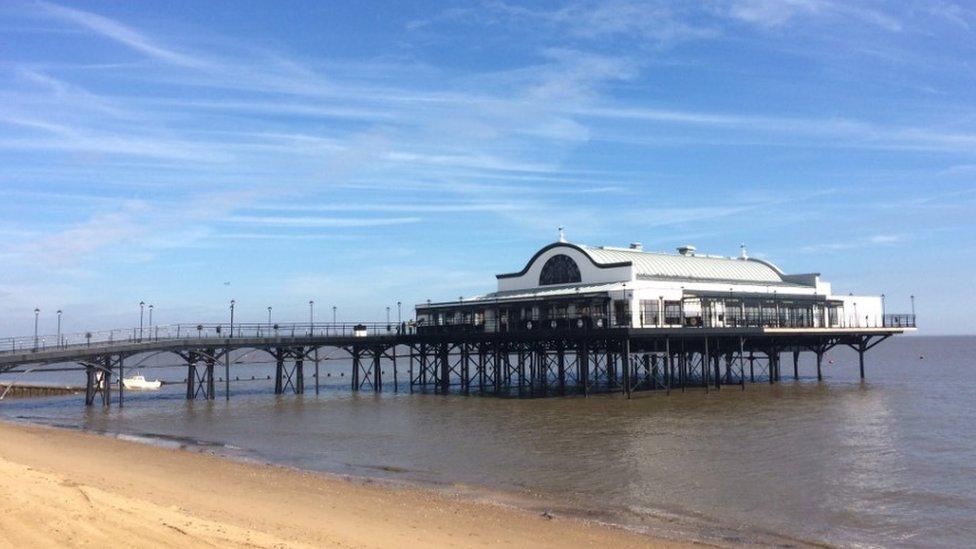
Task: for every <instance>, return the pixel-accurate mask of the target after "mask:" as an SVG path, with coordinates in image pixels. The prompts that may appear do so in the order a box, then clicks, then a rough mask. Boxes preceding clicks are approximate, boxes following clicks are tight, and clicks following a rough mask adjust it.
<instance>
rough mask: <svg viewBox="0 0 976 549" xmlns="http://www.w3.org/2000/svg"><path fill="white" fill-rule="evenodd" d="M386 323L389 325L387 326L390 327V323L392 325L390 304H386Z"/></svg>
mask: <svg viewBox="0 0 976 549" xmlns="http://www.w3.org/2000/svg"><path fill="white" fill-rule="evenodd" d="M386 325H387V327H389V325H390V306H389V305H387V306H386ZM387 329H389V328H387Z"/></svg>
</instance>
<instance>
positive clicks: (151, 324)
mask: <svg viewBox="0 0 976 549" xmlns="http://www.w3.org/2000/svg"><path fill="white" fill-rule="evenodd" d="M152 312H153V304H152V303H150V304H149V332H150V333H151V332H152V327H153V323H152Z"/></svg>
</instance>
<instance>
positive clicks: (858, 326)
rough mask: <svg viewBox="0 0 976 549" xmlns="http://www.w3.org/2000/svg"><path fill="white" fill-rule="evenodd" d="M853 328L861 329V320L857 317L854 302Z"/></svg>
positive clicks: (855, 303)
mask: <svg viewBox="0 0 976 549" xmlns="http://www.w3.org/2000/svg"><path fill="white" fill-rule="evenodd" d="M854 327H855V328H860V327H861V319H860V318H858V317H857V301H855V302H854Z"/></svg>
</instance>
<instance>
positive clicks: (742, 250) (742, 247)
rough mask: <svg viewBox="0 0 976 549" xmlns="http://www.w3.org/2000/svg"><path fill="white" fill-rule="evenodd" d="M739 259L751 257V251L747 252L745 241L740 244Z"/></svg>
mask: <svg viewBox="0 0 976 549" xmlns="http://www.w3.org/2000/svg"><path fill="white" fill-rule="evenodd" d="M739 259H749V253H748V252H746V244H745V242H743V243H742V244H739Z"/></svg>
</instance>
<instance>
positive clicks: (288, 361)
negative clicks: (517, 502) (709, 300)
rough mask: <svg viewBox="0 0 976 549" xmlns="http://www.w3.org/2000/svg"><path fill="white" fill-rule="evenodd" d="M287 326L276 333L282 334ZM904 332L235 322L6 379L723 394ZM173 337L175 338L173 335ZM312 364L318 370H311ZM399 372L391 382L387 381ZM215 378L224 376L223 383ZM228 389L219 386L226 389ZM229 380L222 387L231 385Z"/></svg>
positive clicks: (95, 388) (1, 360) (66, 354)
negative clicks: (458, 328) (145, 371)
mask: <svg viewBox="0 0 976 549" xmlns="http://www.w3.org/2000/svg"><path fill="white" fill-rule="evenodd" d="M274 328H277V329H274ZM903 331H905V328H900V327H890V328H889V327H882V328H857V329H854V328H843V329H790V328H766V327H755V328H700V327H684V328H603V329H601V328H592V327H586V328H581V329H550V330H546V329H537V330H532V331H520V332H503V333H497V332H494V333H491V332H457V333H416V331H415V330H413V329H411V328H410V327H409V326H408V325H406V324H401V325H393V326H390V325H387V324H346V325H328V324H325V325H320V326H309V325H287V327H283V326H277V327H275V326H271V327H269V326H264V325H262V326H260V327H256V326H246V325H245V326H235V327H234V328H233V331H231V330H230V329H228V330H227V331H226V332H223V331H217V330H213V329H210V330H209V331H207V332H204V330H202V329H201V330H197V331H196V332H197V333H194V331H191V332H190V334H191V335H190V336H189V337H187V336H186V335H185V333H184V331H183V330H180V336H179V337H177V336H169V337H164V336H160V335H159V332H157V331H155V330H154V333H153V337H151V338H142V339H140V338H138V337H129V338H119V337H112V338H111V339H107V338H103V339H101V340H98V341H94V342H92V341H90V340H91V338H86V339H87V341H86V342H85V344H81V345H78V344H62V345H57V346H53V347H52V346H44V347H38V348H36V349H35V348H30V349H16V348H15V349H14V350H8V351H3V352H0V373H16V374H18V375H20V376H21V377H27V375H29V374H30V373H31V372H33V371H38V370H40V369H43V367H44V366H46V365H59V366H60V367H61V368H60V369H65V367H64V366H63V365H65V364H68V365H73V366H69V367H68V368H69V369H70V368H71V367H73V368H76V369H77V370H78V371H79V372H81V373H82V374H83V377H84V380H85V387H86V391H85V404H86V405H93V404H95V403H96V401H98V402H101V403H102V404H103V405H105V406H108V405H110V404H111V403H112V393H113V392H115V393H116V394H117V395H118V404H119V405H122V404H124V399H125V391H124V387H123V385H122V383H121V380H122V378H123V377H124V376H125V372H126V370H127V369H129V370H131V369H134V368H137V367H139V366H140V365H141V364H143V363H145V362H146V360H147V359H148V358H150V357H153V356H159V355H168V356H171V357H174V358H175V360H176V362H177V363H179V364H182V365H183V366H184V367H185V368H186V378H185V383H186V398H187V399H189V400H193V399H214V398H216V397H217V396H219V395H218V393H222V395H223V396H224V398H230V397H231V388H230V382H231V379H232V369H234V368H236V367H237V366H239V365H241V364H245V363H247V361H248V360H253V359H256V358H264V359H266V360H267V362H268V363H270V364H272V365H273V366H272V371H271V372H269V377H272V376H273V379H274V393H275V394H303V393H305V392H306V391H307V389H308V386H309V377H311V381H312V383H311V385H313V386H314V390H315V392H316V393H318V391H319V390H320V377H319V368H320V365H321V364H322V362H324V361H327V360H336V359H345V360H348V361H349V363H350V364H351V368H350V372H349V389H350V390H352V391H375V392H380V391H382V390H384V388H391V389H392V390H394V391H397V390H400V388H401V374H406V378H405V379H406V381H407V383H406V385H407V387H406V388H407V389H408V390H409V391H411V392H415V391H416V392H431V393H437V394H448V393H451V394H460V395H485V396H499V397H551V396H569V395H590V394H597V393H612V392H619V393H624V394H626V395H628V396H629V395H631V394H632V393H635V392H643V391H660V392H663V393H665V394H670V393H671V392H672V391H675V390H678V391H685V390H689V389H692V388H698V389H700V390H706V391H714V390H721V389H722V388H725V387H730V386H737V387H739V388H744V387H745V385H746V383H752V382H768V383H777V382H779V381H781V379H782V357H783V356H784V355H786V356H787V357H788V358H792V362H793V368H792V371H793V375H794V377H797V376H798V363H799V357H800V355H801V354H810V355H813V356H814V357H815V364H816V375H817V379H818V380H819V379H823V373H822V362H823V357H824V354H825V353H826V352H827V351H829V350H830V349H833V348H835V347H838V346H847V347H850V348H852V349H853V350H854V351H855V352H857V353H858V357H859V363H858V367H859V374H860V376H861V377H862V378H863V377H864V375H865V365H864V356H865V354H866V353H867V351H868V350H870V349H872V348H873V347H874V346H875V345H877V344H878V343H880V342H881V341H884V340H885V339H887V338H888V337H890V336H891V335H894V334H897V333H902V332H903ZM164 334H170V332H169V331H166V332H164ZM309 366H311V367H313V368H314V371H313V372H312V373H309V372H307V371H306V369H307V368H308V367H309ZM388 373H392V378H388V375H387V374H388ZM215 376H216V377H215ZM221 381H222V382H223V383H220V382H221ZM221 385H223V386H222V387H221Z"/></svg>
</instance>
